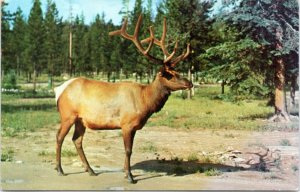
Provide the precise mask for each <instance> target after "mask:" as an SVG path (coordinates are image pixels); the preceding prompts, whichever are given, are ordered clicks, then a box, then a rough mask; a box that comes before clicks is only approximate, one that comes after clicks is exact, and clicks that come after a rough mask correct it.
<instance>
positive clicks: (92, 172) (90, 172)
mask: <svg viewBox="0 0 300 192" xmlns="http://www.w3.org/2000/svg"><path fill="white" fill-rule="evenodd" d="M89 175H90V176H97V175H98V174H97V173H95V172H94V171H93V170H91V171H89Z"/></svg>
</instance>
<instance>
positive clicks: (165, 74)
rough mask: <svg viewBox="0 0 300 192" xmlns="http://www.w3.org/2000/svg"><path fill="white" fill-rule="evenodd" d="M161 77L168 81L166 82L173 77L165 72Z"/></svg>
mask: <svg viewBox="0 0 300 192" xmlns="http://www.w3.org/2000/svg"><path fill="white" fill-rule="evenodd" d="M163 76H164V77H165V78H166V79H168V80H170V79H172V78H173V75H172V74H171V73H169V72H167V71H165V72H164V73H163Z"/></svg>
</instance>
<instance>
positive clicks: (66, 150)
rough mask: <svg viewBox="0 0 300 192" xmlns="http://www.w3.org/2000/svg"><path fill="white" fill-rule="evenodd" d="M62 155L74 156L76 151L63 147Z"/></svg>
mask: <svg viewBox="0 0 300 192" xmlns="http://www.w3.org/2000/svg"><path fill="white" fill-rule="evenodd" d="M61 156H62V157H75V156H77V152H76V151H74V150H70V149H63V150H62V152H61Z"/></svg>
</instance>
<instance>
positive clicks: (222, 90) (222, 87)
mask: <svg viewBox="0 0 300 192" xmlns="http://www.w3.org/2000/svg"><path fill="white" fill-rule="evenodd" d="M224 93H225V81H224V80H222V83H221V94H222V95H223V94H224Z"/></svg>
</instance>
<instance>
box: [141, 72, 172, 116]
mask: <svg viewBox="0 0 300 192" xmlns="http://www.w3.org/2000/svg"><path fill="white" fill-rule="evenodd" d="M170 93H171V92H170V91H169V90H168V89H167V88H166V87H165V86H164V85H163V84H162V83H161V82H160V80H159V78H158V77H156V78H155V80H154V81H153V82H152V83H150V84H149V85H147V86H145V88H144V102H145V104H146V106H147V109H148V112H149V113H151V114H152V113H155V112H159V111H160V110H161V109H162V107H163V106H164V105H165V103H166V101H167V100H168V97H169V95H170Z"/></svg>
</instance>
